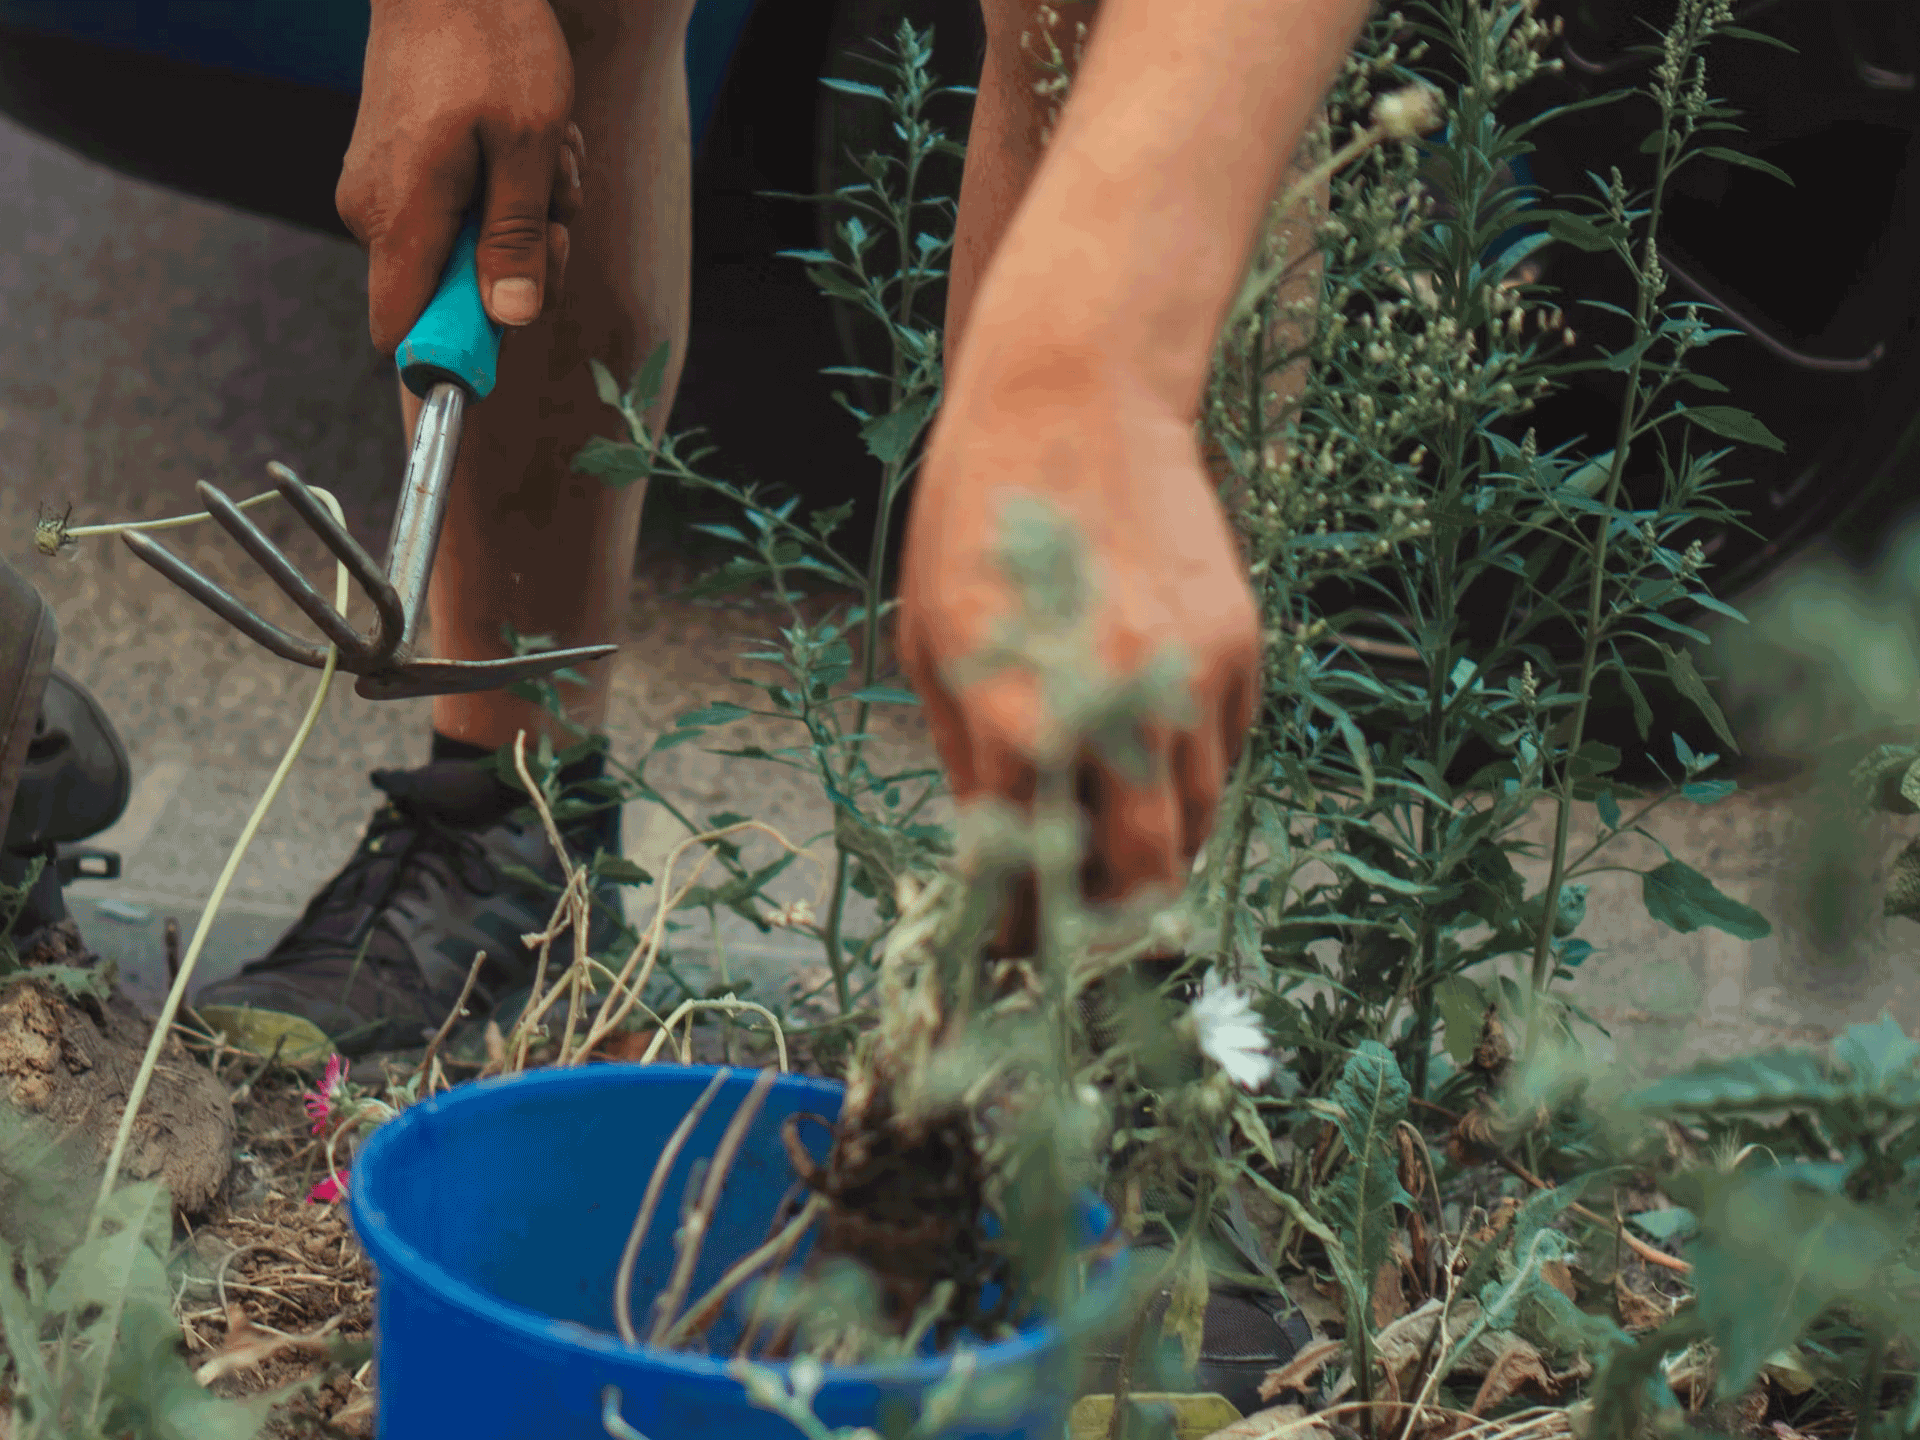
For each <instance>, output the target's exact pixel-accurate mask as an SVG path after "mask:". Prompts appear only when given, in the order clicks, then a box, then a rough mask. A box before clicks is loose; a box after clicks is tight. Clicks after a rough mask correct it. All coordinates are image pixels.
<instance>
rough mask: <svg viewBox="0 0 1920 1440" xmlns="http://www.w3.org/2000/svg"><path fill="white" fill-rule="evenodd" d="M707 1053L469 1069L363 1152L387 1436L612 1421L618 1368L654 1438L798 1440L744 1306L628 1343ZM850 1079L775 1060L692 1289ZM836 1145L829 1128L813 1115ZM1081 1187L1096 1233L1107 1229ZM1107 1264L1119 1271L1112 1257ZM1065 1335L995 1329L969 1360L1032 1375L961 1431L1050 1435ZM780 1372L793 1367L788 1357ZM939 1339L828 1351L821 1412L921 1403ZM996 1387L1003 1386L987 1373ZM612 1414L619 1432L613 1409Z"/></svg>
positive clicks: (1057, 1410) (1058, 1428) (855, 1417)
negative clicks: (656, 1205)
mask: <svg viewBox="0 0 1920 1440" xmlns="http://www.w3.org/2000/svg"><path fill="white" fill-rule="evenodd" d="M713 1074H714V1070H713V1068H712V1067H708V1066H680V1065H645V1066H642V1065H593V1066H588V1067H585V1068H582V1069H577V1070H550V1071H540V1072H536V1073H534V1074H531V1075H527V1076H522V1077H518V1078H514V1079H506V1080H490V1081H482V1082H480V1083H478V1084H472V1085H463V1086H461V1087H459V1088H458V1089H455V1090H453V1091H451V1092H449V1093H447V1094H445V1095H441V1096H438V1097H436V1098H435V1099H432V1100H429V1101H426V1102H425V1103H423V1104H420V1105H415V1106H413V1107H412V1108H410V1109H408V1110H406V1111H404V1112H403V1113H402V1114H401V1115H400V1116H399V1118H398V1119H395V1120H391V1121H389V1122H388V1123H387V1124H385V1125H383V1126H382V1127H381V1128H380V1129H379V1130H378V1131H376V1132H375V1133H374V1135H373V1137H372V1138H371V1139H370V1140H368V1142H367V1144H366V1145H365V1147H364V1148H363V1149H362V1150H361V1152H360V1154H359V1156H358V1158H357V1159H356V1160H355V1161H354V1165H353V1175H352V1184H351V1204H352V1213H353V1223H354V1228H355V1229H356V1230H358V1232H359V1234H360V1239H361V1242H362V1243H363V1244H364V1245H365V1246H366V1249H367V1253H368V1255H369V1256H370V1257H371V1258H372V1260H373V1264H374V1266H375V1268H376V1269H377V1271H378V1273H379V1280H380V1284H379V1299H378V1306H377V1311H376V1346H377V1361H378V1363H377V1372H376V1373H377V1377H378V1378H377V1388H378V1392H379V1431H378V1433H379V1434H380V1436H381V1437H382V1440H424V1437H440V1436H458V1437H460V1440H605V1437H606V1436H607V1435H608V1433H609V1431H608V1429H607V1427H606V1425H605V1424H604V1423H603V1419H602V1406H603V1403H604V1400H603V1396H604V1394H605V1393H606V1391H607V1390H608V1387H613V1388H614V1389H615V1390H617V1391H618V1394H619V1401H618V1409H619V1413H620V1416H621V1418H622V1420H624V1422H625V1423H626V1425H627V1426H629V1427H631V1429H632V1430H637V1431H639V1432H640V1433H641V1434H642V1435H645V1436H647V1437H649V1440H703V1437H709V1436H711V1437H714V1440H720V1437H726V1440H793V1437H794V1436H795V1435H796V1433H797V1432H796V1431H795V1430H794V1428H793V1427H792V1426H791V1425H790V1424H788V1422H787V1421H785V1420H783V1419H781V1418H779V1417H778V1416H776V1415H773V1414H772V1413H770V1412H768V1411H765V1410H761V1409H758V1408H756V1407H755V1406H753V1405H752V1404H751V1403H750V1402H749V1401H748V1399H747V1397H746V1394H745V1392H744V1391H743V1389H742V1388H741V1386H740V1384H739V1382H738V1381H736V1380H734V1379H733V1378H732V1377H731V1376H729V1375H728V1374H727V1373H726V1364H727V1357H728V1356H730V1355H731V1353H732V1351H731V1338H732V1336H734V1335H737V1333H738V1324H739V1321H738V1318H737V1312H736V1314H735V1315H731V1316H729V1317H728V1318H727V1319H726V1320H723V1321H722V1322H721V1323H720V1324H718V1325H716V1326H715V1327H714V1331H713V1332H712V1338H713V1340H714V1356H715V1358H712V1359H709V1358H706V1357H704V1356H699V1355H689V1354H680V1353H674V1352H667V1351H657V1350H650V1349H648V1348H646V1347H644V1346H629V1345H627V1344H626V1343H625V1342H623V1341H622V1340H621V1339H620V1337H619V1335H618V1333H617V1331H616V1330H615V1329H614V1326H613V1277H614V1269H615V1267H616V1265H617V1264H618V1261H619V1257H620V1252H621V1248H622V1246H623V1245H624V1244H625V1243H626V1239H627V1232H628V1229H629V1227H630V1226H631V1225H632V1223H633V1217H634V1211H635V1210H636V1209H637V1208H638V1205H639V1201H640V1196H641V1195H642V1193H643V1192H644V1191H645V1189H646V1186H647V1181H648V1178H649V1176H650V1175H651V1174H652V1172H653V1166H654V1162H655V1160H656V1158H657V1157H658V1156H659V1154H660V1151H661V1149H662V1148H663V1147H664V1146H665V1144H666V1141H667V1138H668V1136H669V1135H671V1134H672V1132H673V1130H674V1128H675V1127H676V1126H677V1125H678V1124H679V1123H680V1121H681V1119H682V1118H684V1117H685V1115H686V1113H687V1111H688V1110H689V1109H690V1108H691V1107H692V1105H693V1102H694V1101H695V1100H696V1099H697V1098H698V1097H699V1095H700V1093H701V1091H702V1090H704V1089H705V1088H706V1086H707V1084H708V1083H709V1081H710V1080H711V1079H712V1077H713ZM752 1081H753V1074H752V1072H750V1071H737V1072H735V1074H734V1075H733V1076H732V1077H731V1078H730V1079H729V1080H728V1081H727V1083H726V1084H725V1085H724V1086H723V1087H722V1092H721V1093H720V1094H719V1095H717V1096H715V1098H714V1101H713V1103H712V1105H711V1106H710V1107H709V1108H708V1110H707V1113H706V1114H705V1115H704V1116H703V1117H702V1118H701V1122H700V1124H699V1125H698V1126H697V1127H696V1128H695V1129H694V1131H693V1133H692V1135H691V1136H690V1137H689V1139H688V1142H687V1144H686V1145H685V1147H684V1148H683V1149H682V1151H681V1153H680V1156H679V1160H678V1162H677V1165H676V1168H675V1170H674V1173H673V1175H672V1177H671V1179H670V1181H669V1184H668V1188H667V1191H666V1196H665V1199H664V1201H663V1203H662V1206H661V1209H660V1212H659V1213H658V1214H657V1215H656V1217H655V1220H654V1224H653V1226H652V1228H651V1232H650V1233H649V1235H648V1237H647V1240H646V1243H645V1245H643V1247H642V1248H641V1252H640V1257H639V1264H638V1266H637V1268H636V1271H635V1276H634V1286H633V1313H634V1314H635V1315H636V1316H637V1317H639V1323H641V1324H644V1323H646V1317H647V1314H648V1311H649V1308H650V1306H651V1303H652V1299H653V1296H654V1294H655V1293H656V1292H657V1290H658V1289H659V1288H660V1287H661V1286H662V1285H663V1284H664V1283H665V1281H666V1277H667V1274H668V1272H669V1270H670V1268H671V1266H672V1263H673V1258H674V1256H673V1231H674V1229H675V1228H676V1224H675V1217H676V1215H677V1212H678V1204H679V1196H680V1195H681V1193H682V1191H683V1190H684V1188H685V1185H686V1180H687V1176H688V1174H689V1172H690V1171H691V1168H692V1165H693V1163H694V1161H695V1160H696V1159H697V1158H698V1157H701V1156H707V1155H711V1154H712V1153H713V1151H714V1148H715V1146H716V1145H717V1144H718V1143H719V1139H720V1134H721V1132H722V1131H723V1130H724V1129H725V1128H726V1125H727V1122H728V1120H729V1119H730V1118H731V1117H732V1115H733V1113H734V1111H735V1110H736V1109H737V1108H738V1106H739V1104H740V1102H741V1100H742V1099H744V1098H745V1096H746V1093H747V1090H748V1087H749V1086H750V1085H751V1084H752ZM841 1097H842V1087H841V1086H840V1085H838V1084H834V1083H831V1082H828V1081H824V1080H817V1079H812V1078H809V1077H805V1076H782V1077H781V1078H780V1079H779V1080H778V1081H777V1082H776V1083H775V1084H774V1086H773V1087H772V1089H771V1090H770V1091H769V1092H768V1094H767V1099H766V1104H765V1106H764V1108H763V1109H762V1110H761V1112H760V1115H759V1116H758V1118H757V1119H756V1121H755V1122H754V1125H753V1127H752V1128H751V1129H750V1130H749V1132H748V1134H747V1138H746V1143H745V1144H744V1145H743V1146H742V1147H741V1150H740V1154H739V1158H738V1160H737V1161H736V1163H735V1165H734V1168H733V1170H732V1172H731V1174H730V1176H729V1179H728V1182H727V1186H726V1191H725V1195H724V1198H723V1199H722V1202H721V1204H720V1207H719V1210H718V1213H717V1214H716V1215H715V1217H714V1228H713V1230H712V1232H711V1233H710V1234H709V1236H708V1238H707V1242H706V1246H705V1249H704V1252H703V1254H702V1257H701V1261H700V1264H699V1267H698V1268H697V1270H696V1271H695V1274H694V1278H693V1284H692V1287H691V1290H690V1292H689V1293H690V1295H698V1294H700V1293H702V1292H703V1291H704V1290H705V1289H706V1288H707V1287H708V1286H710V1285H712V1284H713V1283H714V1282H715V1281H717V1280H718V1279H719V1278H720V1276H721V1274H722V1273H723V1271H724V1270H725V1269H726V1267H727V1265H728V1264H729V1263H731V1261H733V1260H735V1259H737V1258H738V1257H739V1256H741V1255H743V1254H745V1253H746V1252H747V1251H748V1250H750V1249H752V1248H753V1247H754V1246H756V1245H758V1244H759V1243H760V1242H761V1241H762V1240H763V1239H764V1238H765V1236H766V1233H767V1227H768V1224H769V1222H770V1221H771V1219H772V1218H773V1213H774V1209H775V1207H776V1206H777V1205H778V1204H779V1202H780V1199H781V1197H782V1195H783V1194H785V1192H786V1190H787V1188H788V1186H789V1184H790V1183H791V1181H792V1167H791V1164H790V1162H789V1160H788V1158H787V1154H786V1150H785V1147H784V1146H783V1145H782V1143H781V1140H780V1126H781V1122H782V1121H784V1120H785V1119H786V1118H787V1117H788V1116H789V1115H792V1114H794V1113H795V1112H797V1111H811V1112H813V1113H816V1114H820V1115H824V1116H826V1117H828V1118H829V1119H831V1118H833V1117H835V1116H837V1115H838V1114H839V1111H840V1101H841ZM801 1133H802V1134H803V1135H805V1136H806V1137H808V1139H809V1141H810V1142H811V1143H813V1144H814V1145H815V1146H816V1151H818V1149H820V1148H823V1147H824V1145H825V1141H826V1137H825V1135H824V1134H823V1133H822V1132H820V1131H819V1129H818V1127H808V1128H806V1129H803V1130H802V1132H801ZM1106 1221H1107V1217H1106V1214H1105V1212H1104V1210H1103V1209H1102V1207H1100V1206H1098V1205H1097V1204H1094V1203H1089V1204H1088V1205H1087V1206H1086V1207H1085V1208H1084V1215H1083V1224H1084V1226H1085V1227H1086V1233H1087V1237H1088V1238H1089V1239H1092V1238H1093V1237H1094V1236H1096V1235H1097V1234H1098V1233H1099V1232H1100V1231H1101V1230H1103V1229H1104V1228H1105V1225H1106ZM1101 1278H1102V1283H1103V1284H1114V1283H1116V1282H1117V1278H1118V1267H1109V1268H1108V1269H1107V1271H1106V1272H1105V1273H1104V1275H1103V1276H1102V1277H1101ZM1069 1363H1070V1357H1069V1355H1068V1350H1067V1345H1066V1340H1065V1336H1064V1335H1063V1333H1062V1332H1061V1330H1060V1329H1059V1328H1058V1327H1057V1326H1053V1325H1047V1326H1035V1327H1034V1328H1032V1329H1030V1330H1028V1331H1027V1332H1025V1333H1023V1334H1022V1335H1020V1336H1019V1337H1017V1338H1015V1339H1012V1340H1007V1341H1003V1342H999V1343H996V1344H993V1345H988V1346H983V1347H981V1349H980V1350H979V1351H978V1352H977V1373H978V1374H980V1375H981V1376H982V1377H983V1378H984V1377H987V1376H990V1375H991V1376H999V1377H1002V1378H1004V1379H1005V1380H1008V1381H1012V1382H1016V1384H1017V1385H1022V1386H1024V1387H1025V1395H1024V1397H1023V1399H1022V1400H1021V1402H1020V1404H1019V1405H1018V1407H1017V1410H1016V1412H1015V1413H1013V1414H1011V1415H1007V1414H1004V1413H1003V1414H1002V1415H1000V1416H996V1417H993V1418H991V1419H985V1420H980V1419H976V1420H971V1421H968V1422H966V1423H963V1424H960V1425H958V1426H957V1427H956V1428H954V1429H953V1430H951V1431H949V1432H946V1433H947V1434H948V1435H950V1436H951V1437H953V1440H962V1437H965V1440H989V1437H991V1440H1026V1437H1032V1440H1042V1437H1044V1440H1055V1437H1057V1436H1059V1435H1060V1434H1061V1433H1062V1432H1063V1430H1064V1427H1065V1420H1066V1412H1067V1409H1068V1408H1069V1406H1070V1404H1071V1401H1072V1393H1073V1380H1074V1376H1073V1375H1072V1374H1071V1373H1069V1371H1068V1369H1067V1366H1068V1365H1069ZM775 1368H776V1369H777V1370H779V1371H781V1372H782V1373H784V1371H785V1368H786V1367H785V1366H777V1367H775ZM946 1370H947V1361H946V1360H945V1359H942V1358H929V1359H922V1360H912V1361H900V1362H894V1363H890V1364H885V1365H873V1366H858V1367H847V1368H844V1369H836V1370H830V1371H829V1372H828V1379H827V1382H826V1384H825V1385H824V1386H823V1387H822V1389H821V1390H820V1392H819V1395H818V1398H817V1400H816V1402H815V1410H816V1412H817V1413H818V1414H819V1416H820V1418H821V1419H823V1420H824V1421H826V1422H827V1424H828V1425H829V1426H839V1425H877V1424H878V1423H879V1420H880V1412H881V1407H882V1405H883V1404H888V1403H889V1402H898V1401H905V1402H906V1403H907V1404H909V1405H910V1406H915V1407H916V1413H917V1401H918V1399H919V1397H920V1396H922V1395H923V1394H924V1393H925V1392H926V1390H927V1389H928V1388H929V1387H930V1386H931V1385H933V1384H934V1383H936V1382H937V1381H938V1380H939V1379H940V1378H941V1377H942V1376H943V1375H945V1373H946ZM994 1388H996V1389H998V1388H999V1387H997V1386H996V1387H994ZM614 1433H620V1432H618V1431H617V1430H616V1431H615V1432H614Z"/></svg>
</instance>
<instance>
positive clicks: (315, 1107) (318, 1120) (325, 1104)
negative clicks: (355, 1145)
mask: <svg viewBox="0 0 1920 1440" xmlns="http://www.w3.org/2000/svg"><path fill="white" fill-rule="evenodd" d="M346 1083H347V1062H346V1061H345V1060H342V1059H341V1058H340V1057H339V1056H338V1055H331V1056H329V1057H328V1058H327V1069H326V1073H325V1074H324V1075H322V1076H321V1077H320V1088H319V1089H318V1090H309V1091H307V1092H306V1093H305V1094H304V1095H302V1096H301V1097H300V1098H301V1099H303V1100H304V1101H306V1105H307V1116H308V1118H309V1119H311V1120H312V1121H313V1133H314V1134H315V1135H318V1134H319V1133H320V1132H321V1131H322V1130H324V1129H326V1128H327V1121H328V1120H329V1119H331V1118H332V1116H333V1102H334V1101H335V1100H337V1099H339V1097H340V1087H341V1086H343V1085H345V1084H346Z"/></svg>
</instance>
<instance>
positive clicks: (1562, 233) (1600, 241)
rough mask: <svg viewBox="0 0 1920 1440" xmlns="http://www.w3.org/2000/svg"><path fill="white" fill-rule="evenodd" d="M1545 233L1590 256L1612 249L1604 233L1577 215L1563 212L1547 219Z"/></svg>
mask: <svg viewBox="0 0 1920 1440" xmlns="http://www.w3.org/2000/svg"><path fill="white" fill-rule="evenodd" d="M1547 232H1548V233H1549V234H1551V235H1552V236H1553V238H1554V239H1556V240H1564V241H1566V242H1567V243H1568V244H1569V245H1573V246H1576V247H1577V248H1579V249H1581V250H1585V251H1587V252H1589V253H1590V254H1597V253H1599V252H1600V251H1603V250H1611V249H1612V248H1613V241H1612V240H1610V239H1608V238H1607V235H1606V232H1605V231H1603V230H1601V228H1600V227H1599V226H1598V225H1595V224H1594V223H1593V222H1592V221H1591V220H1583V219H1582V218H1581V217H1580V216H1578V215H1569V214H1567V213H1566V212H1564V211H1561V212H1558V213H1556V214H1554V215H1552V216H1550V217H1548V220H1547Z"/></svg>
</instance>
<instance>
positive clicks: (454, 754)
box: [427, 730, 493, 760]
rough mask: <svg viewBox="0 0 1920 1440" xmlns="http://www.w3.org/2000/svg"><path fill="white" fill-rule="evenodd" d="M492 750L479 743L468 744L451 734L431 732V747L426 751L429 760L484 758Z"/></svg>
mask: <svg viewBox="0 0 1920 1440" xmlns="http://www.w3.org/2000/svg"><path fill="white" fill-rule="evenodd" d="M492 753H493V752H492V751H491V750H489V749H487V748H486V747H484V746H481V745H470V744H468V743H467V742H466V741H465V740H456V739H454V738H453V737H452V736H451V735H442V734H441V733H440V732H439V731H438V730H436V731H434V732H433V748H432V749H431V750H430V751H428V752H427V758H428V759H429V760H484V759H486V758H487V756H489V755H491V754H492Z"/></svg>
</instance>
